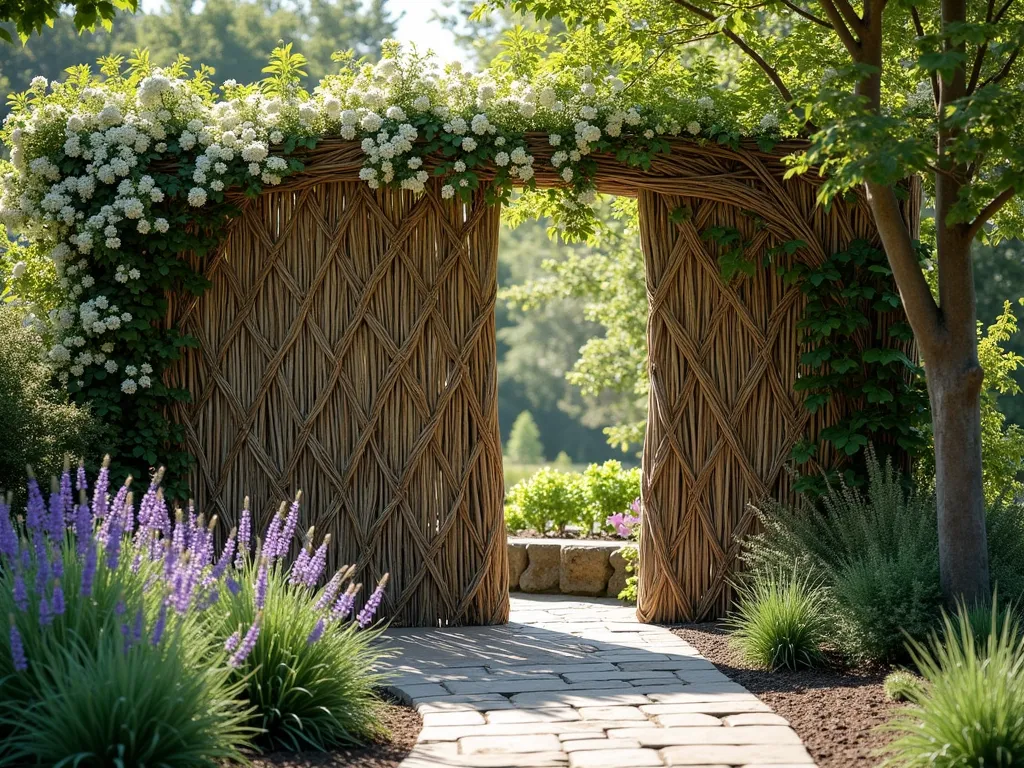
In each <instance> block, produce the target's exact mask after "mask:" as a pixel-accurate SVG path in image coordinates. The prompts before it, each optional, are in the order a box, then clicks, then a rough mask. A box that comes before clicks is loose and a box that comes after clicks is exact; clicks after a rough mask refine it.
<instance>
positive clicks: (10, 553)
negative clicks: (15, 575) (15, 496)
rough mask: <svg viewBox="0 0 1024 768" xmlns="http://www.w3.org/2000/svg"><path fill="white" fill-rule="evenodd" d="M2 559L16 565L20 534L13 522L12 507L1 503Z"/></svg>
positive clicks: (0, 543) (0, 555)
mask: <svg viewBox="0 0 1024 768" xmlns="http://www.w3.org/2000/svg"><path fill="white" fill-rule="evenodd" d="M0 558H2V559H4V560H7V561H8V562H9V563H14V562H15V561H16V560H17V558H18V534H17V532H16V531H15V530H14V523H13V522H12V521H11V507H10V504H7V503H5V502H3V501H0Z"/></svg>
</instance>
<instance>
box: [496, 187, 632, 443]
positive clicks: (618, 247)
mask: <svg viewBox="0 0 1024 768" xmlns="http://www.w3.org/2000/svg"><path fill="white" fill-rule="evenodd" d="M602 214H603V218H602V220H601V222H599V224H598V229H597V231H596V232H595V235H594V236H593V237H592V238H591V240H590V242H589V243H588V244H587V246H586V247H575V248H571V249H566V253H565V254H564V256H563V257H562V258H559V259H554V258H551V259H546V260H544V262H543V264H542V268H543V270H544V273H543V275H542V276H540V277H535V278H533V279H530V280H527V281H526V282H524V283H522V284H519V285H513V286H510V287H508V288H506V289H505V290H503V291H502V293H501V296H502V297H503V298H505V299H506V301H508V303H509V304H510V305H512V306H514V307H517V308H519V309H521V310H523V311H525V312H527V313H528V314H531V313H536V312H538V311H543V310H547V309H549V308H550V307H552V306H557V304H558V303H560V302H565V301H568V300H573V301H574V302H575V304H576V305H579V306H581V309H582V315H583V317H584V318H585V319H586V320H587V321H589V322H590V323H592V324H593V328H594V330H592V331H591V332H590V333H589V337H588V338H587V340H586V342H585V343H584V344H583V345H582V346H581V347H578V350H579V352H578V356H577V358H576V360H575V363H574V364H573V366H572V369H571V370H569V371H568V372H567V373H566V374H565V377H566V379H567V380H568V381H569V382H570V383H571V384H573V385H575V386H576V387H577V388H578V389H579V392H580V394H581V395H582V398H583V402H584V403H585V404H586V409H585V411H586V416H584V417H583V418H586V419H589V421H585V422H584V423H588V424H595V425H598V424H599V425H601V426H604V433H605V435H606V436H607V438H608V442H609V443H611V444H612V445H615V446H618V447H619V448H621V449H622V450H624V451H625V450H628V449H629V448H630V446H631V445H632V446H636V445H639V444H640V443H641V442H642V441H643V435H644V426H645V424H646V421H647V387H648V377H647V294H646V287H645V282H644V263H643V255H642V253H641V251H640V242H639V237H638V235H637V231H636V226H635V225H636V217H637V210H636V203H635V201H632V200H627V199H625V198H620V199H617V200H614V201H613V202H611V203H609V204H608V205H607V206H606V208H605V210H603V211H602Z"/></svg>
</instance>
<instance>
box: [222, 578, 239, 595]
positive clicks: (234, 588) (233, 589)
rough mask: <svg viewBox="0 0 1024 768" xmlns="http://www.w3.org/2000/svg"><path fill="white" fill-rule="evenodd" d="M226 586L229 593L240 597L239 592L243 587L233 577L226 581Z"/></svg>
mask: <svg viewBox="0 0 1024 768" xmlns="http://www.w3.org/2000/svg"><path fill="white" fill-rule="evenodd" d="M224 586H226V587H227V588H228V592H230V593H231V594H232V595H238V593H239V591H241V589H242V585H241V584H239V583H238V582H237V581H235V579H234V578H233V577H231V576H228V577H227V579H225V581H224Z"/></svg>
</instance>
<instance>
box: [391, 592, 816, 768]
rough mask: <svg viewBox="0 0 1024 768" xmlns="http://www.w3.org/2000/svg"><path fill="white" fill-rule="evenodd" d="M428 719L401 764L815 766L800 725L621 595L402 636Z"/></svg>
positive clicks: (518, 606)
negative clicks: (500, 621)
mask: <svg viewBox="0 0 1024 768" xmlns="http://www.w3.org/2000/svg"><path fill="white" fill-rule="evenodd" d="M388 638H389V640H390V643H391V645H392V646H393V647H394V649H395V651H396V654H395V656H394V657H393V658H391V659H390V660H389V662H388V665H387V669H386V672H387V674H388V676H389V681H390V683H391V687H392V690H393V691H394V692H395V693H397V694H398V695H400V696H402V697H404V698H406V699H408V700H410V701H411V702H412V703H413V704H414V705H415V706H416V709H417V710H418V711H419V713H420V714H421V715H422V717H423V731H422V733H421V734H420V737H419V742H418V744H417V746H416V747H415V749H414V750H413V751H412V753H411V754H410V755H409V756H408V757H407V758H406V759H405V760H404V761H403V762H402V767H401V768H448V767H449V766H472V767H474V768H540V767H541V766H562V767H563V768H657V767H660V766H691V768H692V767H693V766H700V767H701V768H725V767H726V766H743V768H762V767H763V766H772V767H773V768H786V767H787V766H788V767H789V768H796V767H797V766H799V768H809V767H810V768H813V765H814V761H813V760H812V759H811V757H810V755H809V754H808V753H807V750H806V749H805V748H804V746H803V744H802V743H801V742H800V738H799V737H798V736H797V735H796V733H795V732H794V731H793V729H792V728H790V727H789V724H788V723H787V722H786V721H785V720H784V719H782V718H781V717H779V716H778V715H775V714H773V713H772V711H771V709H769V708H768V706H767V705H765V704H764V703H762V702H761V701H759V700H758V698H757V697H756V696H754V695H753V694H752V693H749V692H748V691H747V690H746V689H745V688H743V687H742V686H741V685H738V684H737V683H733V682H732V681H730V680H729V678H727V677H726V676H725V675H723V674H722V673H721V672H719V671H718V670H717V669H715V667H714V665H713V664H711V662H709V661H707V660H706V659H705V658H703V657H702V656H701V655H700V654H699V653H697V651H696V649H695V648H694V647H693V646H691V645H690V644H689V643H687V642H685V641H684V640H682V639H680V638H678V637H676V636H675V635H673V634H672V633H671V632H669V631H668V630H667V629H664V628H662V627H656V626H650V625H646V624H640V623H639V622H637V621H636V619H635V618H634V615H633V609H632V608H631V607H628V606H623V605H622V604H621V603H619V602H618V601H615V600H604V599H600V600H597V599H595V600H588V599H581V598H567V597H563V596H560V595H554V596H546V595H544V596H539V595H538V596H531V597H529V598H524V597H513V598H512V616H511V620H510V622H509V624H507V625H505V626H499V627H464V628H458V629H396V630H391V631H389V632H388Z"/></svg>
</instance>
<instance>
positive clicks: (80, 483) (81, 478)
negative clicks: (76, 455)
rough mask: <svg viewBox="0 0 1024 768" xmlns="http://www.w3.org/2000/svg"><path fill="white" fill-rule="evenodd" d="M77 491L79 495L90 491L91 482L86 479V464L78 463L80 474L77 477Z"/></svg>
mask: <svg viewBox="0 0 1024 768" xmlns="http://www.w3.org/2000/svg"><path fill="white" fill-rule="evenodd" d="M75 490H76V491H78V492H79V493H86V492H88V490H89V481H88V480H87V479H86V477H85V462H84V461H79V462H78V474H77V475H76V477H75Z"/></svg>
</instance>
